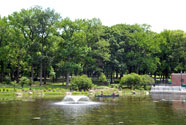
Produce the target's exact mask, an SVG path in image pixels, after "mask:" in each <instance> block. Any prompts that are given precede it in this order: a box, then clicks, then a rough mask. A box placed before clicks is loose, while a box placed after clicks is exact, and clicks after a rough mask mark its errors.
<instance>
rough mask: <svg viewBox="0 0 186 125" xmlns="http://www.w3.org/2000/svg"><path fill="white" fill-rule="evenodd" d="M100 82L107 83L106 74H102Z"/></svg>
mask: <svg viewBox="0 0 186 125" xmlns="http://www.w3.org/2000/svg"><path fill="white" fill-rule="evenodd" d="M99 82H102V83H105V82H107V78H106V76H105V74H104V73H101V75H100V76H99Z"/></svg>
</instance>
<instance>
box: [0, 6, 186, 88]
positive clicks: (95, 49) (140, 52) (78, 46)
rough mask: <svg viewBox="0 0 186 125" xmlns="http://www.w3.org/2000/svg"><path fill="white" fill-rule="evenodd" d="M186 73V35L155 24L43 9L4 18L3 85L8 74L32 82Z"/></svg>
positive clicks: (0, 26)
mask: <svg viewBox="0 0 186 125" xmlns="http://www.w3.org/2000/svg"><path fill="white" fill-rule="evenodd" d="M181 71H186V33H185V32H184V31H181V30H164V31H163V32H161V33H155V32H153V31H151V30H150V26H149V25H147V24H144V25H139V24H135V25H129V24H117V25H114V26H110V27H108V26H104V25H102V23H101V20H99V19H96V18H93V19H76V20H71V19H70V18H61V15H59V14H58V13H57V12H55V11H54V10H52V9H50V8H47V9H43V8H41V7H39V6H36V7H33V8H30V9H22V10H21V11H20V12H14V13H12V14H11V15H9V16H8V17H0V82H3V81H4V78H5V76H8V77H10V78H11V80H16V81H17V82H19V80H20V78H21V77H23V76H25V77H28V78H30V80H31V82H33V81H34V80H37V79H38V78H40V85H41V84H42V83H43V80H42V79H43V78H44V84H45V83H46V78H47V76H51V72H52V74H54V75H52V76H53V77H56V78H58V77H61V76H63V77H66V83H67V85H68V83H69V79H70V76H72V75H82V74H86V75H87V76H91V77H94V76H97V77H99V76H100V74H101V73H104V74H105V75H106V76H107V78H109V79H110V80H111V82H113V80H112V79H113V76H115V77H117V78H118V77H120V78H121V77H122V76H123V75H124V74H128V73H137V74H151V75H155V76H156V75H161V76H163V78H168V77H169V76H170V74H171V73H173V72H181Z"/></svg>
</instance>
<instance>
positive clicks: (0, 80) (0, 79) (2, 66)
mask: <svg viewBox="0 0 186 125" xmlns="http://www.w3.org/2000/svg"><path fill="white" fill-rule="evenodd" d="M3 77H4V64H3V61H1V78H0V82H3Z"/></svg>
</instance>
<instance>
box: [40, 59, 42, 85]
mask: <svg viewBox="0 0 186 125" xmlns="http://www.w3.org/2000/svg"><path fill="white" fill-rule="evenodd" d="M42 76H43V65H42V61H41V62H40V86H41V85H42Z"/></svg>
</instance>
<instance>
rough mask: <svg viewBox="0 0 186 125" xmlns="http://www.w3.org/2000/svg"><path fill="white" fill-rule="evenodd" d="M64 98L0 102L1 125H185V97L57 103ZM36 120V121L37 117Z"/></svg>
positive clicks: (163, 96) (166, 96) (144, 97)
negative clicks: (94, 103) (85, 103)
mask: <svg viewBox="0 0 186 125" xmlns="http://www.w3.org/2000/svg"><path fill="white" fill-rule="evenodd" d="M62 99H63V97H55V98H50V99H46V98H37V99H32V98H31V99H28V100H26V99H23V100H18V101H1V102H0V124H2V125H37V124H38V125H41V124H42V125H95V124H96V125H118V124H124V125H184V124H186V101H185V100H186V96H183V95H158V94H157V95H151V96H143V97H139V96H126V97H125V96H124V97H120V98H91V99H92V100H93V101H94V102H98V103H99V104H96V105H74V106H73V105H56V104H55V103H59V102H60V101H61V100H62ZM36 119H37V120H36Z"/></svg>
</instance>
